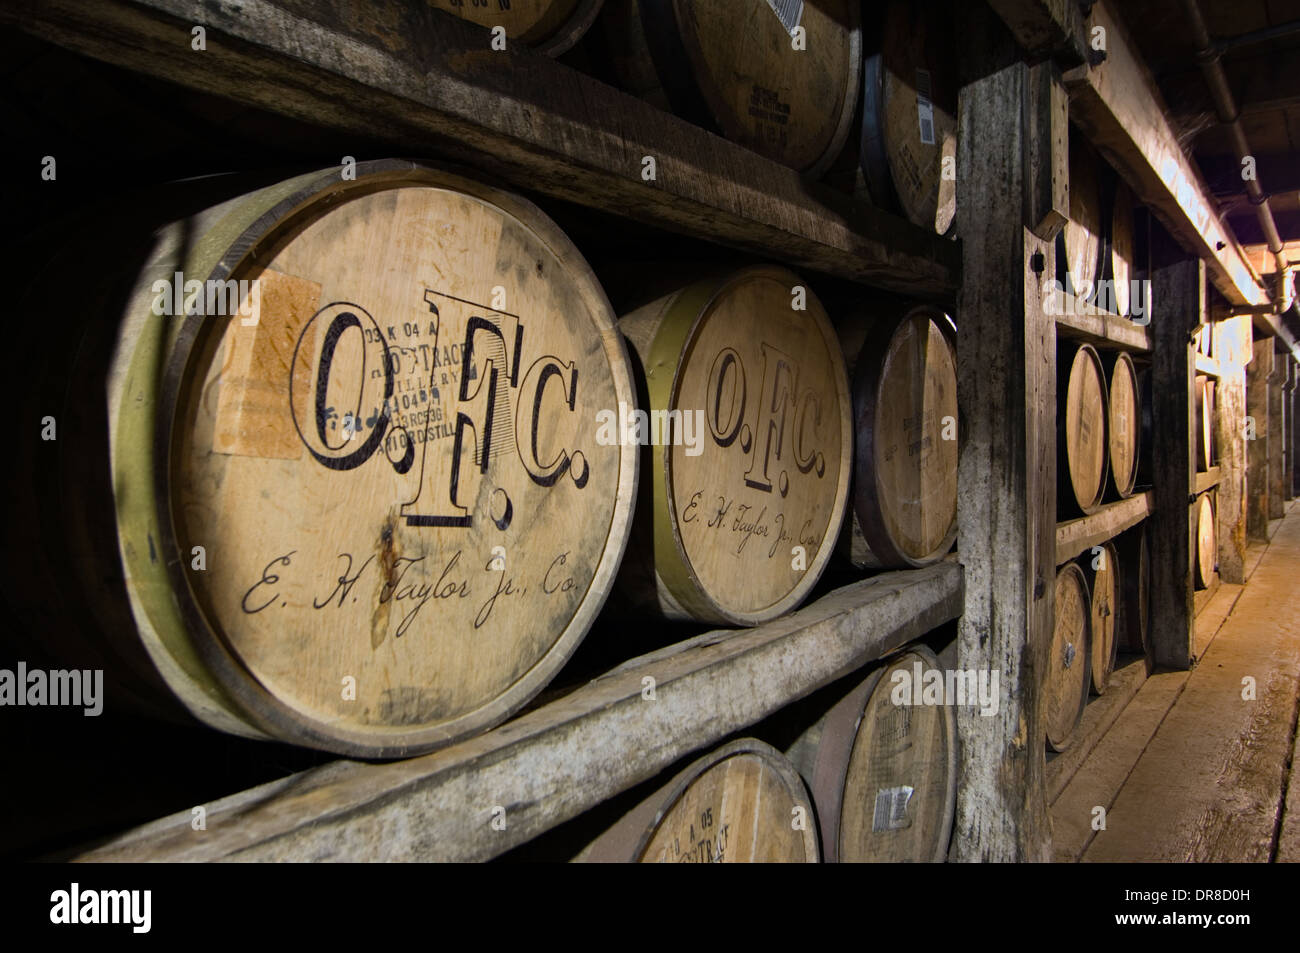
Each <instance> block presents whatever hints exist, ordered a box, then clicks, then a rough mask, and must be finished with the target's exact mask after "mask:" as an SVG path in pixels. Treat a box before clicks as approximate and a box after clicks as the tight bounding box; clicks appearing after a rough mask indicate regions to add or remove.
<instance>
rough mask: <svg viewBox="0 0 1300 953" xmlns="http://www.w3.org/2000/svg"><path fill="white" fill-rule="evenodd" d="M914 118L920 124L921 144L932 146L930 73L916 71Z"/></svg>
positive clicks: (921, 70) (932, 107)
mask: <svg viewBox="0 0 1300 953" xmlns="http://www.w3.org/2000/svg"><path fill="white" fill-rule="evenodd" d="M916 118H917V120H918V121H919V122H920V123H921V142H923V143H924V144H925V145H927V146H932V145H934V104H933V103H931V102H930V71H929V70H924V69H919V70H917V71H916Z"/></svg>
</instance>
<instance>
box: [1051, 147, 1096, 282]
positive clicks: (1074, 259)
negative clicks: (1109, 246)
mask: <svg viewBox="0 0 1300 953" xmlns="http://www.w3.org/2000/svg"><path fill="white" fill-rule="evenodd" d="M1099 163H1100V159H1098V157H1097V154H1096V153H1095V152H1094V151H1093V150H1092V148H1091V147H1090V146H1089V145H1088V143H1087V141H1086V140H1085V139H1084V138H1083V136H1082V134H1080V133H1078V132H1077V130H1074V129H1071V131H1070V157H1069V165H1070V217H1069V220H1068V221H1066V223H1065V227H1064V228H1062V229H1061V231H1060V232H1058V233H1057V237H1056V243H1057V244H1056V270H1057V280H1058V281H1060V282H1061V284H1062V286H1063V287H1064V288H1065V290H1066V291H1067V292H1069V293H1070V294H1072V295H1075V296H1076V297H1079V298H1083V299H1085V300H1089V299H1091V298H1092V297H1093V295H1094V294H1095V292H1096V287H1097V278H1098V272H1099V270H1100V266H1101V236H1102V220H1101V219H1102V211H1101V210H1102V206H1101V194H1100V185H1099V181H1098V174H1097V172H1098V165H1099Z"/></svg>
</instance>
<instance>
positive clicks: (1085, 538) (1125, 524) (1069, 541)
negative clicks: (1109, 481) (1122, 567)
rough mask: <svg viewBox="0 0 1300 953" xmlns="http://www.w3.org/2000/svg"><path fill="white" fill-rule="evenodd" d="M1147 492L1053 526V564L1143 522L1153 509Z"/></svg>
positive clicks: (1149, 494) (1072, 556) (1151, 495)
mask: <svg viewBox="0 0 1300 953" xmlns="http://www.w3.org/2000/svg"><path fill="white" fill-rule="evenodd" d="M1153 499H1154V497H1153V494H1152V492H1151V491H1150V490H1148V491H1146V492H1145V493H1139V494H1137V495H1136V496H1131V497H1129V498H1128V499H1127V500H1119V501H1118V502H1115V503H1108V504H1106V505H1105V506H1103V507H1102V508H1101V509H1099V510H1098V511H1097V512H1095V513H1093V514H1091V515H1090V516H1081V517H1079V518H1078V519H1073V520H1066V521H1065V522H1063V523H1057V524H1056V564H1057V565H1058V566H1059V565H1061V564H1062V563H1064V562H1065V561H1066V560H1070V559H1073V558H1074V557H1075V556H1078V555H1079V554H1080V553H1083V552H1087V551H1088V550H1090V549H1092V547H1094V546H1097V545H1100V544H1101V543H1104V542H1106V540H1108V539H1112V538H1114V537H1115V536H1117V535H1119V534H1120V533H1122V532H1124V531H1125V530H1127V529H1129V528H1130V527H1132V526H1136V525H1137V524H1138V523H1140V522H1142V520H1144V519H1146V518H1147V517H1148V516H1150V515H1151V513H1152V512H1153V510H1154V503H1153V502H1152V500H1153Z"/></svg>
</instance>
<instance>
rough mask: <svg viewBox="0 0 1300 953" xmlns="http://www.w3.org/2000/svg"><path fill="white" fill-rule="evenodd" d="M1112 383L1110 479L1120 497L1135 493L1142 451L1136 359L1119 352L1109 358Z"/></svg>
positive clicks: (1108, 402) (1108, 403) (1109, 396)
mask: <svg viewBox="0 0 1300 953" xmlns="http://www.w3.org/2000/svg"><path fill="white" fill-rule="evenodd" d="M1108 363H1109V364H1110V376H1109V383H1110V386H1109V387H1108V388H1107V393H1106V414H1107V427H1106V436H1107V440H1108V444H1107V446H1108V449H1109V454H1108V456H1109V460H1110V468H1109V469H1110V481H1111V486H1112V487H1113V488H1114V490H1115V492H1116V494H1118V495H1119V496H1120V497H1127V496H1130V495H1132V493H1133V486H1134V484H1135V483H1136V482H1137V467H1138V456H1139V455H1140V453H1141V447H1140V441H1141V438H1142V425H1141V420H1142V408H1141V407H1140V406H1139V401H1140V400H1141V398H1140V391H1139V390H1138V380H1137V371H1136V370H1134V368H1133V359H1132V358H1130V357H1129V356H1128V355H1127V354H1124V353H1123V352H1120V353H1118V354H1115V355H1112V356H1110V358H1109V361H1108Z"/></svg>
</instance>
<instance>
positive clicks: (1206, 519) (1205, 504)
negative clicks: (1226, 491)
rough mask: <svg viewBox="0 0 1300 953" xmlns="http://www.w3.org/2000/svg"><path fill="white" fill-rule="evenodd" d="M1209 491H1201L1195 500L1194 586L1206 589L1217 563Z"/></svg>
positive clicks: (1212, 510) (1217, 553)
mask: <svg viewBox="0 0 1300 953" xmlns="http://www.w3.org/2000/svg"><path fill="white" fill-rule="evenodd" d="M1210 495H1211V494H1209V493H1202V494H1201V498H1200V499H1199V500H1197V501H1196V588H1198V589H1206V588H1208V587H1209V585H1210V581H1211V580H1212V579H1213V578H1214V569H1215V567H1216V566H1217V565H1218V564H1219V551H1218V541H1217V539H1216V537H1215V527H1214V503H1213V501H1211V499H1210Z"/></svg>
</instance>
